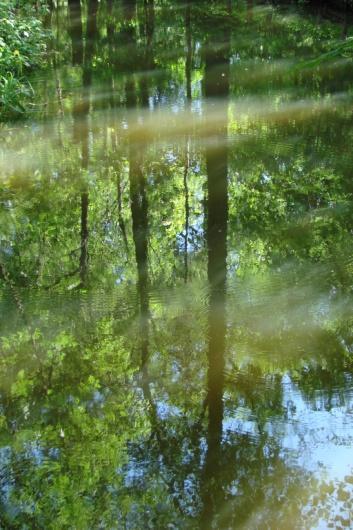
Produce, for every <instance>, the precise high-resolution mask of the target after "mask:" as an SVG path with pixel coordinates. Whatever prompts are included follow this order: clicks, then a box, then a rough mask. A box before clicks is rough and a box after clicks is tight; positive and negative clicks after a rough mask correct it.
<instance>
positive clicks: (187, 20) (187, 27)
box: [185, 0, 192, 101]
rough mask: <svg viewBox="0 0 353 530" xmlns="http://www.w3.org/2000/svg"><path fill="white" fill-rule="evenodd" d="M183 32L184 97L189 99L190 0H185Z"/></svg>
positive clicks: (190, 61)
mask: <svg viewBox="0 0 353 530" xmlns="http://www.w3.org/2000/svg"><path fill="white" fill-rule="evenodd" d="M185 34H186V48H187V52H186V61H185V77H186V97H187V99H188V101H191V63H192V47H191V0H187V3H186V10H185Z"/></svg>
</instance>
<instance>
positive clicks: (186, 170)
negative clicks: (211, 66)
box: [184, 0, 192, 283]
mask: <svg viewBox="0 0 353 530" xmlns="http://www.w3.org/2000/svg"><path fill="white" fill-rule="evenodd" d="M190 20H191V2H190V0H187V4H186V10H185V38H186V46H187V52H186V61H185V78H186V98H187V101H188V106H190V104H191V61H192V48H191V26H190ZM188 110H190V109H188ZM189 167H190V137H188V138H187V139H186V153H185V166H184V197H185V235H184V237H185V240H184V281H185V283H186V282H187V281H188V238H189V223H190V204H189V186H188V173H189Z"/></svg>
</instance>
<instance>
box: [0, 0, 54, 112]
mask: <svg viewBox="0 0 353 530" xmlns="http://www.w3.org/2000/svg"><path fill="white" fill-rule="evenodd" d="M47 37H48V35H47V32H46V31H45V30H44V28H43V26H42V22H41V20H40V19H39V18H38V14H37V13H36V12H35V10H34V8H33V7H32V6H31V5H29V3H28V2H27V6H26V8H25V9H24V8H22V7H21V8H20V7H19V5H18V4H17V3H16V2H15V1H13V0H12V1H11V0H5V1H4V0H0V119H2V120H4V119H13V118H16V117H19V116H21V115H23V114H24V113H25V112H26V105H27V103H28V100H29V99H30V98H31V97H32V96H33V90H32V87H31V85H30V83H29V80H28V74H29V72H30V70H31V69H33V68H34V67H37V66H40V65H41V64H42V63H43V57H44V55H45V53H46V40H47Z"/></svg>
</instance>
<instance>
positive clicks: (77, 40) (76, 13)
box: [68, 0, 83, 65]
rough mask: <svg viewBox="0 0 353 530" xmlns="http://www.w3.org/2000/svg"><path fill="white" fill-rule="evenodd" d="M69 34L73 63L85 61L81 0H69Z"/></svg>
mask: <svg viewBox="0 0 353 530" xmlns="http://www.w3.org/2000/svg"><path fill="white" fill-rule="evenodd" d="M68 7H69V16H70V23H69V34H70V37H71V42H72V64H74V65H75V64H82V62H83V34H82V13H81V3H80V0H68Z"/></svg>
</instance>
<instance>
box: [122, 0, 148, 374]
mask: <svg viewBox="0 0 353 530" xmlns="http://www.w3.org/2000/svg"><path fill="white" fill-rule="evenodd" d="M124 7H125V15H126V16H125V24H124V35H125V37H126V42H127V43H128V45H129V48H130V54H131V58H133V57H135V58H136V57H137V50H136V35H135V28H134V26H133V24H132V21H133V18H132V17H133V16H134V15H135V11H136V5H135V3H134V2H133V3H130V2H126V1H125V2H124ZM125 89H126V102H127V107H128V110H129V111H134V110H135V109H136V107H137V96H136V86H135V83H134V80H133V79H131V78H130V79H128V80H127V81H126V85H125ZM146 99H148V94H147V96H146ZM144 103H145V104H146V102H145V101H144ZM129 118H130V120H129V122H128V126H129V129H130V132H129V138H128V141H129V186H130V205H131V217H132V235H133V240H134V246H135V256H136V264H137V277H138V292H139V301H140V335H141V364H142V366H144V365H145V363H146V361H147V355H148V332H149V330H148V327H149V326H148V324H149V323H148V313H149V303H148V203H147V193H146V178H145V174H144V167H143V165H144V151H145V140H144V135H143V131H142V130H141V129H140V127H139V126H138V123H137V121H136V120H135V119H134V120H133V119H132V117H131V116H130V117H129Z"/></svg>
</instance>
